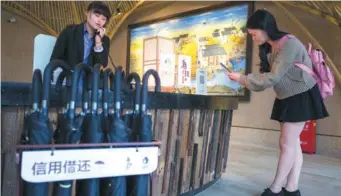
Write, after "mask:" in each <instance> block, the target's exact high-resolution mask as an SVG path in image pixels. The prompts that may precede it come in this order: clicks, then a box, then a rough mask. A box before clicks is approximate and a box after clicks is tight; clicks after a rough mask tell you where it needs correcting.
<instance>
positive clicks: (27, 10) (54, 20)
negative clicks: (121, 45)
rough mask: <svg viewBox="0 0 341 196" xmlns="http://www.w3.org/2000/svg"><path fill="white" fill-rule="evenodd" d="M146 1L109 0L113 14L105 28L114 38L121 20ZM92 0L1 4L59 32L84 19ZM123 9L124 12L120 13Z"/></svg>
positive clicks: (6, 8)
mask: <svg viewBox="0 0 341 196" xmlns="http://www.w3.org/2000/svg"><path fill="white" fill-rule="evenodd" d="M142 2H143V1H106V2H105V3H106V4H107V5H108V6H109V8H110V11H111V13H112V14H113V17H112V18H111V19H110V21H109V23H108V25H107V28H106V31H107V35H108V36H109V38H110V39H111V38H112V37H113V36H114V34H115V32H116V31H117V30H118V28H119V27H120V25H121V24H122V22H123V21H124V20H125V19H126V18H127V17H128V16H129V15H130V14H131V13H132V12H133V11H134V10H135V9H136V8H137V7H138V6H139V5H141V4H142ZM89 3H90V1H2V2H1V7H2V8H4V9H5V10H8V11H10V12H12V13H15V14H18V15H20V16H22V17H24V18H26V19H27V20H29V21H31V22H32V23H34V24H36V25H38V26H39V27H41V28H43V29H44V30H45V31H47V32H48V33H50V34H51V35H55V36H57V35H58V34H59V33H60V32H61V31H62V30H63V29H64V28H65V27H66V26H67V25H69V24H77V23H81V22H82V21H84V20H85V19H86V18H85V11H86V9H87V7H88V4H89ZM119 13H121V14H119Z"/></svg>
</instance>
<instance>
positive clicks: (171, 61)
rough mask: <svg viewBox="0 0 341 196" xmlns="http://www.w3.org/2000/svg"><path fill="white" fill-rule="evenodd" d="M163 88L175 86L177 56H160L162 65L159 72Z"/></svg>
mask: <svg viewBox="0 0 341 196" xmlns="http://www.w3.org/2000/svg"><path fill="white" fill-rule="evenodd" d="M158 73H159V76H160V79H161V80H162V82H161V86H165V87H171V86H174V83H175V82H174V76H175V55H174V54H162V53H161V54H160V64H159V70H158Z"/></svg>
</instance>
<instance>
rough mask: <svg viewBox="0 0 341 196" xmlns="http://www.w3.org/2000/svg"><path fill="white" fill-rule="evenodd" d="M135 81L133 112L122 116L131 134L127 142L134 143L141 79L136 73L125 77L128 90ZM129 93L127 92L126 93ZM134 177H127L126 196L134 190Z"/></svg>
mask: <svg viewBox="0 0 341 196" xmlns="http://www.w3.org/2000/svg"><path fill="white" fill-rule="evenodd" d="M133 80H134V81H135V91H134V106H133V111H132V112H130V113H126V114H125V115H124V116H123V119H124V121H125V123H126V125H128V126H129V128H130V129H131V131H132V132H131V134H130V135H129V141H131V142H136V141H138V136H139V131H140V130H139V120H140V119H139V113H140V107H139V105H140V93H141V79H140V76H139V75H138V74H137V73H135V72H134V73H131V74H129V75H128V77H127V81H126V85H127V86H128V88H132V85H131V82H132V81H133ZM128 92H129V91H128ZM136 177H137V176H127V191H128V194H127V195H131V194H133V193H134V191H135V189H136Z"/></svg>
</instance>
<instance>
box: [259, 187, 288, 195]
mask: <svg viewBox="0 0 341 196" xmlns="http://www.w3.org/2000/svg"><path fill="white" fill-rule="evenodd" d="M261 196H284V193H283V190H281V191H280V192H279V193H273V192H272V191H271V189H270V188H267V189H265V190H264V192H263V193H262V194H261Z"/></svg>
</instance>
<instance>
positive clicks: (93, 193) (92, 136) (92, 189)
mask: <svg viewBox="0 0 341 196" xmlns="http://www.w3.org/2000/svg"><path fill="white" fill-rule="evenodd" d="M102 67H103V66H102V65H100V64H96V65H95V67H94V70H93V72H92V96H91V101H92V104H91V113H89V114H87V115H86V116H85V119H84V123H83V134H82V138H81V142H82V143H102V142H103V137H104V134H103V130H102V116H101V114H100V113H99V112H98V106H97V104H98V88H99V75H100V69H101V68H102ZM99 182H100V181H99V179H97V178H96V179H86V180H79V181H77V195H78V196H98V195H99V191H100V187H99Z"/></svg>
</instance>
